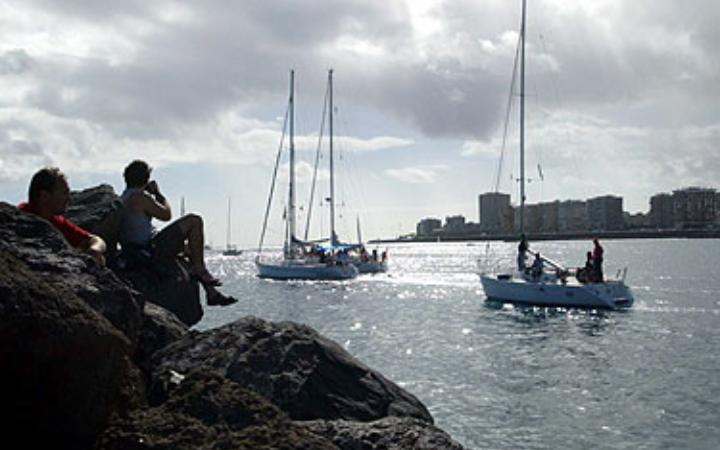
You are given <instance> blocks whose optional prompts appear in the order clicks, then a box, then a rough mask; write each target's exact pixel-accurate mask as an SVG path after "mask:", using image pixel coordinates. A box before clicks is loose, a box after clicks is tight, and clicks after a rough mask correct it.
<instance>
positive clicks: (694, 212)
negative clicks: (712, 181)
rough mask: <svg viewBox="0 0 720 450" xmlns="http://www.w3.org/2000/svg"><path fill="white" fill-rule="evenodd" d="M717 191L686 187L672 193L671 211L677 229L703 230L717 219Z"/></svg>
mask: <svg viewBox="0 0 720 450" xmlns="http://www.w3.org/2000/svg"><path fill="white" fill-rule="evenodd" d="M716 199H717V191H716V190H715V189H711V188H700V187H688V188H685V189H677V190H675V191H673V209H674V215H675V226H676V227H677V228H704V227H707V226H710V225H712V224H714V223H715V220H716V218H717V209H716V208H717V201H716Z"/></svg>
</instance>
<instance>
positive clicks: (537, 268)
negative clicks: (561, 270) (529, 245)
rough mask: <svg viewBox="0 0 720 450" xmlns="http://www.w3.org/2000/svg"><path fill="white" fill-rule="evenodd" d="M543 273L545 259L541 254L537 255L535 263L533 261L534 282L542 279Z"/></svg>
mask: <svg viewBox="0 0 720 450" xmlns="http://www.w3.org/2000/svg"><path fill="white" fill-rule="evenodd" d="M542 272H543V259H542V257H541V256H540V252H537V253H535V261H533V265H532V269H531V273H532V278H533V280H535V281H537V280H539V279H540V275H542Z"/></svg>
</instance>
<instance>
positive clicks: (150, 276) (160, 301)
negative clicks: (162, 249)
mask: <svg viewBox="0 0 720 450" xmlns="http://www.w3.org/2000/svg"><path fill="white" fill-rule="evenodd" d="M116 273H117V274H118V276H119V277H120V278H122V279H124V280H125V281H126V282H128V283H129V284H130V285H131V286H132V287H133V289H136V290H138V291H140V292H142V294H143V295H144V297H145V298H146V299H147V300H148V301H150V302H152V303H155V304H156V305H160V306H162V307H163V308H165V309H167V310H168V311H171V312H172V313H173V314H175V316H177V318H178V319H180V321H182V322H183V323H184V324H185V325H187V326H193V325H195V324H196V323H198V322H200V319H202V316H203V309H202V305H201V304H200V286H199V284H198V282H197V281H195V280H194V279H192V278H191V276H190V270H189V265H188V264H187V263H186V262H184V261H183V260H181V259H176V260H174V261H167V262H163V263H161V264H159V265H157V266H155V267H154V268H151V267H138V266H135V267H128V268H125V269H118V270H117V271H116Z"/></svg>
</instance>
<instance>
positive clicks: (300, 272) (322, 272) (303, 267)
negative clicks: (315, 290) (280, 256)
mask: <svg viewBox="0 0 720 450" xmlns="http://www.w3.org/2000/svg"><path fill="white" fill-rule="evenodd" d="M255 264H256V266H257V269H258V276H259V277H260V278H271V279H274V280H350V279H353V278H355V277H357V276H358V269H357V268H356V267H355V266H354V265H352V264H347V265H330V266H329V265H326V264H315V263H309V262H305V261H303V260H297V261H279V262H259V261H256V262H255Z"/></svg>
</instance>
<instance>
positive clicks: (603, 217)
mask: <svg viewBox="0 0 720 450" xmlns="http://www.w3.org/2000/svg"><path fill="white" fill-rule="evenodd" d="M587 216H588V222H589V226H590V227H589V229H590V230H598V231H606V230H622V229H623V228H624V223H623V199H622V197H616V196H614V195H603V196H601V197H595V198H591V199H589V200H588V201H587Z"/></svg>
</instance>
